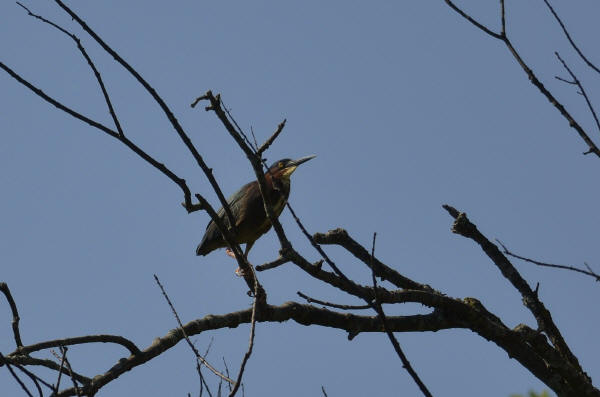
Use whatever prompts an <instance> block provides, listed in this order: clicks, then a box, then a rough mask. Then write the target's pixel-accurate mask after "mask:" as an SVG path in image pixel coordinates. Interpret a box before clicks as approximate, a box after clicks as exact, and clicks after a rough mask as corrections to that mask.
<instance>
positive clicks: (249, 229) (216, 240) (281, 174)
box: [196, 156, 316, 258]
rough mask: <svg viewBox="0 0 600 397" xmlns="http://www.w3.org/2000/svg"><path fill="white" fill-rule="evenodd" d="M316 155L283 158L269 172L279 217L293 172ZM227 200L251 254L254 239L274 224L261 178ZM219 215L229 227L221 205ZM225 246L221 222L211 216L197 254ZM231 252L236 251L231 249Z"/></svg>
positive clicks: (238, 235)
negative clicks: (259, 184) (215, 221)
mask: <svg viewBox="0 0 600 397" xmlns="http://www.w3.org/2000/svg"><path fill="white" fill-rule="evenodd" d="M314 157H316V156H307V157H302V158H300V159H298V160H290V159H282V160H279V161H276V162H275V163H273V165H271V167H269V170H268V171H267V172H266V173H265V179H266V182H267V191H266V194H267V195H268V197H269V198H270V200H271V203H272V205H273V212H274V213H275V216H276V217H279V215H280V214H281V211H283V207H285V203H286V202H287V199H288V197H289V195H290V176H291V175H292V173H293V172H294V171H296V168H298V166H299V165H300V164H302V163H304V162H307V161H308V160H310V159H312V158H314ZM227 203H228V204H229V208H231V213H232V215H233V218H234V220H235V227H236V229H235V231H234V233H235V235H234V237H235V242H236V243H238V244H246V249H245V250H244V257H246V258H248V252H249V251H250V248H252V245H253V244H254V242H255V241H256V240H258V238H259V237H260V236H262V235H263V234H265V233H266V232H267V231H268V230H269V229H270V228H271V226H272V225H271V222H270V221H269V219H268V218H267V214H266V213H265V208H264V204H263V200H262V196H261V194H260V189H259V187H258V182H257V181H253V182H250V183H247V184H245V185H244V186H242V188H241V189H240V190H238V191H237V192H236V193H235V194H233V195H232V196H231V197H229V199H228V200H227ZM217 215H218V216H219V218H220V219H221V221H223V223H224V224H225V227H229V218H228V216H227V214H226V213H225V210H224V209H223V208H221V209H219V211H218V213H217ZM225 247H227V243H226V242H225V239H224V238H223V236H222V235H221V232H219V229H218V228H217V225H216V224H215V223H214V222H213V221H212V220H211V221H210V222H209V223H208V225H207V226H206V232H205V233H204V237H203V238H202V241H201V242H200V244H198V248H196V255H207V254H208V253H210V252H212V251H214V250H216V249H218V248H225ZM228 254H229V255H232V254H231V252H230V251H229V252H228Z"/></svg>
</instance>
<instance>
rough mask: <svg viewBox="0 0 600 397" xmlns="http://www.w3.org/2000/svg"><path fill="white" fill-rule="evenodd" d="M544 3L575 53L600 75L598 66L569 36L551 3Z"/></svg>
mask: <svg viewBox="0 0 600 397" xmlns="http://www.w3.org/2000/svg"><path fill="white" fill-rule="evenodd" d="M544 3H546V6H548V9H549V10H550V12H551V13H552V15H553V16H554V18H555V19H556V22H558V24H559V25H560V27H561V29H562V31H563V33H564V34H565V36H566V37H567V40H569V43H571V46H572V47H573V49H574V50H575V52H577V54H578V55H579V56H580V57H581V59H583V61H584V62H585V63H586V64H587V65H588V66H589V67H590V68H592V69H594V70H595V71H596V72H597V73H600V69H598V68H597V67H596V65H594V64H593V63H592V62H590V61H589V60H588V59H587V58H586V56H585V55H583V52H581V50H580V49H579V47H577V45H575V42H574V41H573V39H572V38H571V35H570V34H569V32H568V31H567V28H566V27H565V25H564V24H563V22H562V21H561V19H560V18H559V16H558V14H557V13H556V12H555V11H554V8H552V6H551V5H550V2H548V0H544Z"/></svg>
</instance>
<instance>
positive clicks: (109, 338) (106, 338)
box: [11, 334, 140, 355]
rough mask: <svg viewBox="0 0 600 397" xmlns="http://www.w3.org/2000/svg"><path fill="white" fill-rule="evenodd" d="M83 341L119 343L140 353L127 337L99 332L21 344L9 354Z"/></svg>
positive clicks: (26, 352)
mask: <svg viewBox="0 0 600 397" xmlns="http://www.w3.org/2000/svg"><path fill="white" fill-rule="evenodd" d="M85 343H115V344H118V345H121V346H123V347H124V348H126V349H127V350H129V352H130V353H131V354H132V355H136V354H139V353H140V349H138V347H137V346H136V345H135V343H133V342H132V341H130V340H129V339H126V338H124V337H122V336H119V335H106V334H100V335H86V336H76V337H73V338H64V339H54V340H49V341H44V342H40V343H36V344H33V345H29V346H22V347H20V348H18V349H17V350H15V353H11V355H12V354H30V353H33V352H36V351H39V350H44V349H50V348H53V347H60V346H72V345H81V344H85Z"/></svg>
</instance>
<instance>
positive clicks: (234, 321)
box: [18, 302, 462, 396]
mask: <svg viewBox="0 0 600 397" xmlns="http://www.w3.org/2000/svg"><path fill="white" fill-rule="evenodd" d="M288 320H294V321H295V322H297V323H298V324H302V325H307V326H308V325H321V326H325V327H330V328H337V329H341V330H344V331H346V332H348V333H349V335H351V336H355V335H357V334H359V333H361V332H381V331H382V330H381V322H380V321H379V319H378V317H377V316H357V315H354V314H350V313H337V312H334V311H330V310H327V309H322V308H317V307H314V306H310V305H303V304H299V303H296V302H288V303H284V304H283V305H281V306H271V305H265V306H264V307H261V308H260V316H259V317H258V318H257V319H256V321H258V322H283V321H288ZM387 320H388V326H389V328H390V330H392V331H394V332H413V331H438V330H441V329H448V328H456V327H459V328H462V325H461V324H460V323H459V322H458V321H456V320H452V319H450V318H447V317H446V316H443V315H441V314H440V313H431V314H427V315H414V316H389V317H387ZM251 321H252V308H249V309H246V310H242V311H238V312H233V313H228V314H225V315H208V316H206V317H204V318H201V319H198V320H194V321H191V322H189V323H187V324H185V325H184V326H183V329H184V330H185V334H187V335H188V336H191V335H196V334H199V333H201V332H205V331H209V330H216V329H222V328H236V327H238V326H239V325H240V324H249V323H251ZM182 339H184V333H183V331H182V330H181V329H180V328H176V329H172V330H171V331H169V332H168V333H167V334H166V335H165V336H163V337H161V338H157V339H155V340H154V342H153V343H152V345H150V346H149V347H148V348H146V349H145V350H143V351H142V352H141V353H140V354H138V355H132V356H129V357H127V358H122V359H120V360H119V362H118V363H117V364H116V365H115V366H113V367H112V368H110V369H109V370H108V371H106V372H105V373H103V374H101V375H97V376H95V377H94V379H93V380H91V381H90V382H89V383H85V382H83V383H84V386H83V387H82V388H80V389H81V391H82V392H83V393H84V394H94V393H95V392H97V391H98V390H99V389H100V388H101V387H102V386H104V385H106V384H107V383H109V382H111V381H112V380H114V379H116V378H118V377H119V376H121V375H122V374H124V373H125V372H127V371H129V370H131V369H133V368H135V367H137V366H139V365H142V364H144V363H145V362H147V361H150V360H151V359H153V358H155V357H157V356H158V355H160V354H161V353H163V352H164V351H166V350H168V349H170V348H172V347H173V346H175V345H176V344H177V343H178V342H179V341H181V340H182ZM18 357H25V356H18ZM27 358H28V357H27ZM52 363H53V362H52ZM53 364H55V365H56V366H57V367H58V365H57V364H56V363H53ZM75 394H76V391H75V389H74V388H69V389H65V390H62V391H61V392H60V393H58V394H57V396H73V395H75Z"/></svg>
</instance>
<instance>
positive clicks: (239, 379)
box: [229, 267, 260, 397]
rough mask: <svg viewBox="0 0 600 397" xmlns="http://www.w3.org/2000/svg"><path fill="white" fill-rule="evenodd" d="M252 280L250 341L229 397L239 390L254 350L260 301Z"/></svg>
mask: <svg viewBox="0 0 600 397" xmlns="http://www.w3.org/2000/svg"><path fill="white" fill-rule="evenodd" d="M250 269H251V270H252V271H254V269H253V268H252V267H250ZM254 280H256V281H255V283H256V284H255V285H254V302H253V303H252V317H251V320H250V340H249V342H248V350H247V351H246V354H244V358H243V359H242V364H241V365H240V372H239V373H238V376H237V379H236V381H235V384H234V385H233V390H231V392H229V397H233V396H235V394H236V393H237V391H238V390H239V388H240V385H241V383H242V376H243V375H244V369H245V368H246V363H247V362H248V359H249V358H250V356H251V355H252V349H253V348H254V334H255V329H256V307H257V304H258V302H259V299H260V297H259V296H258V294H259V290H258V279H257V278H256V274H255V275H254ZM242 394H243V393H242Z"/></svg>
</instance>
